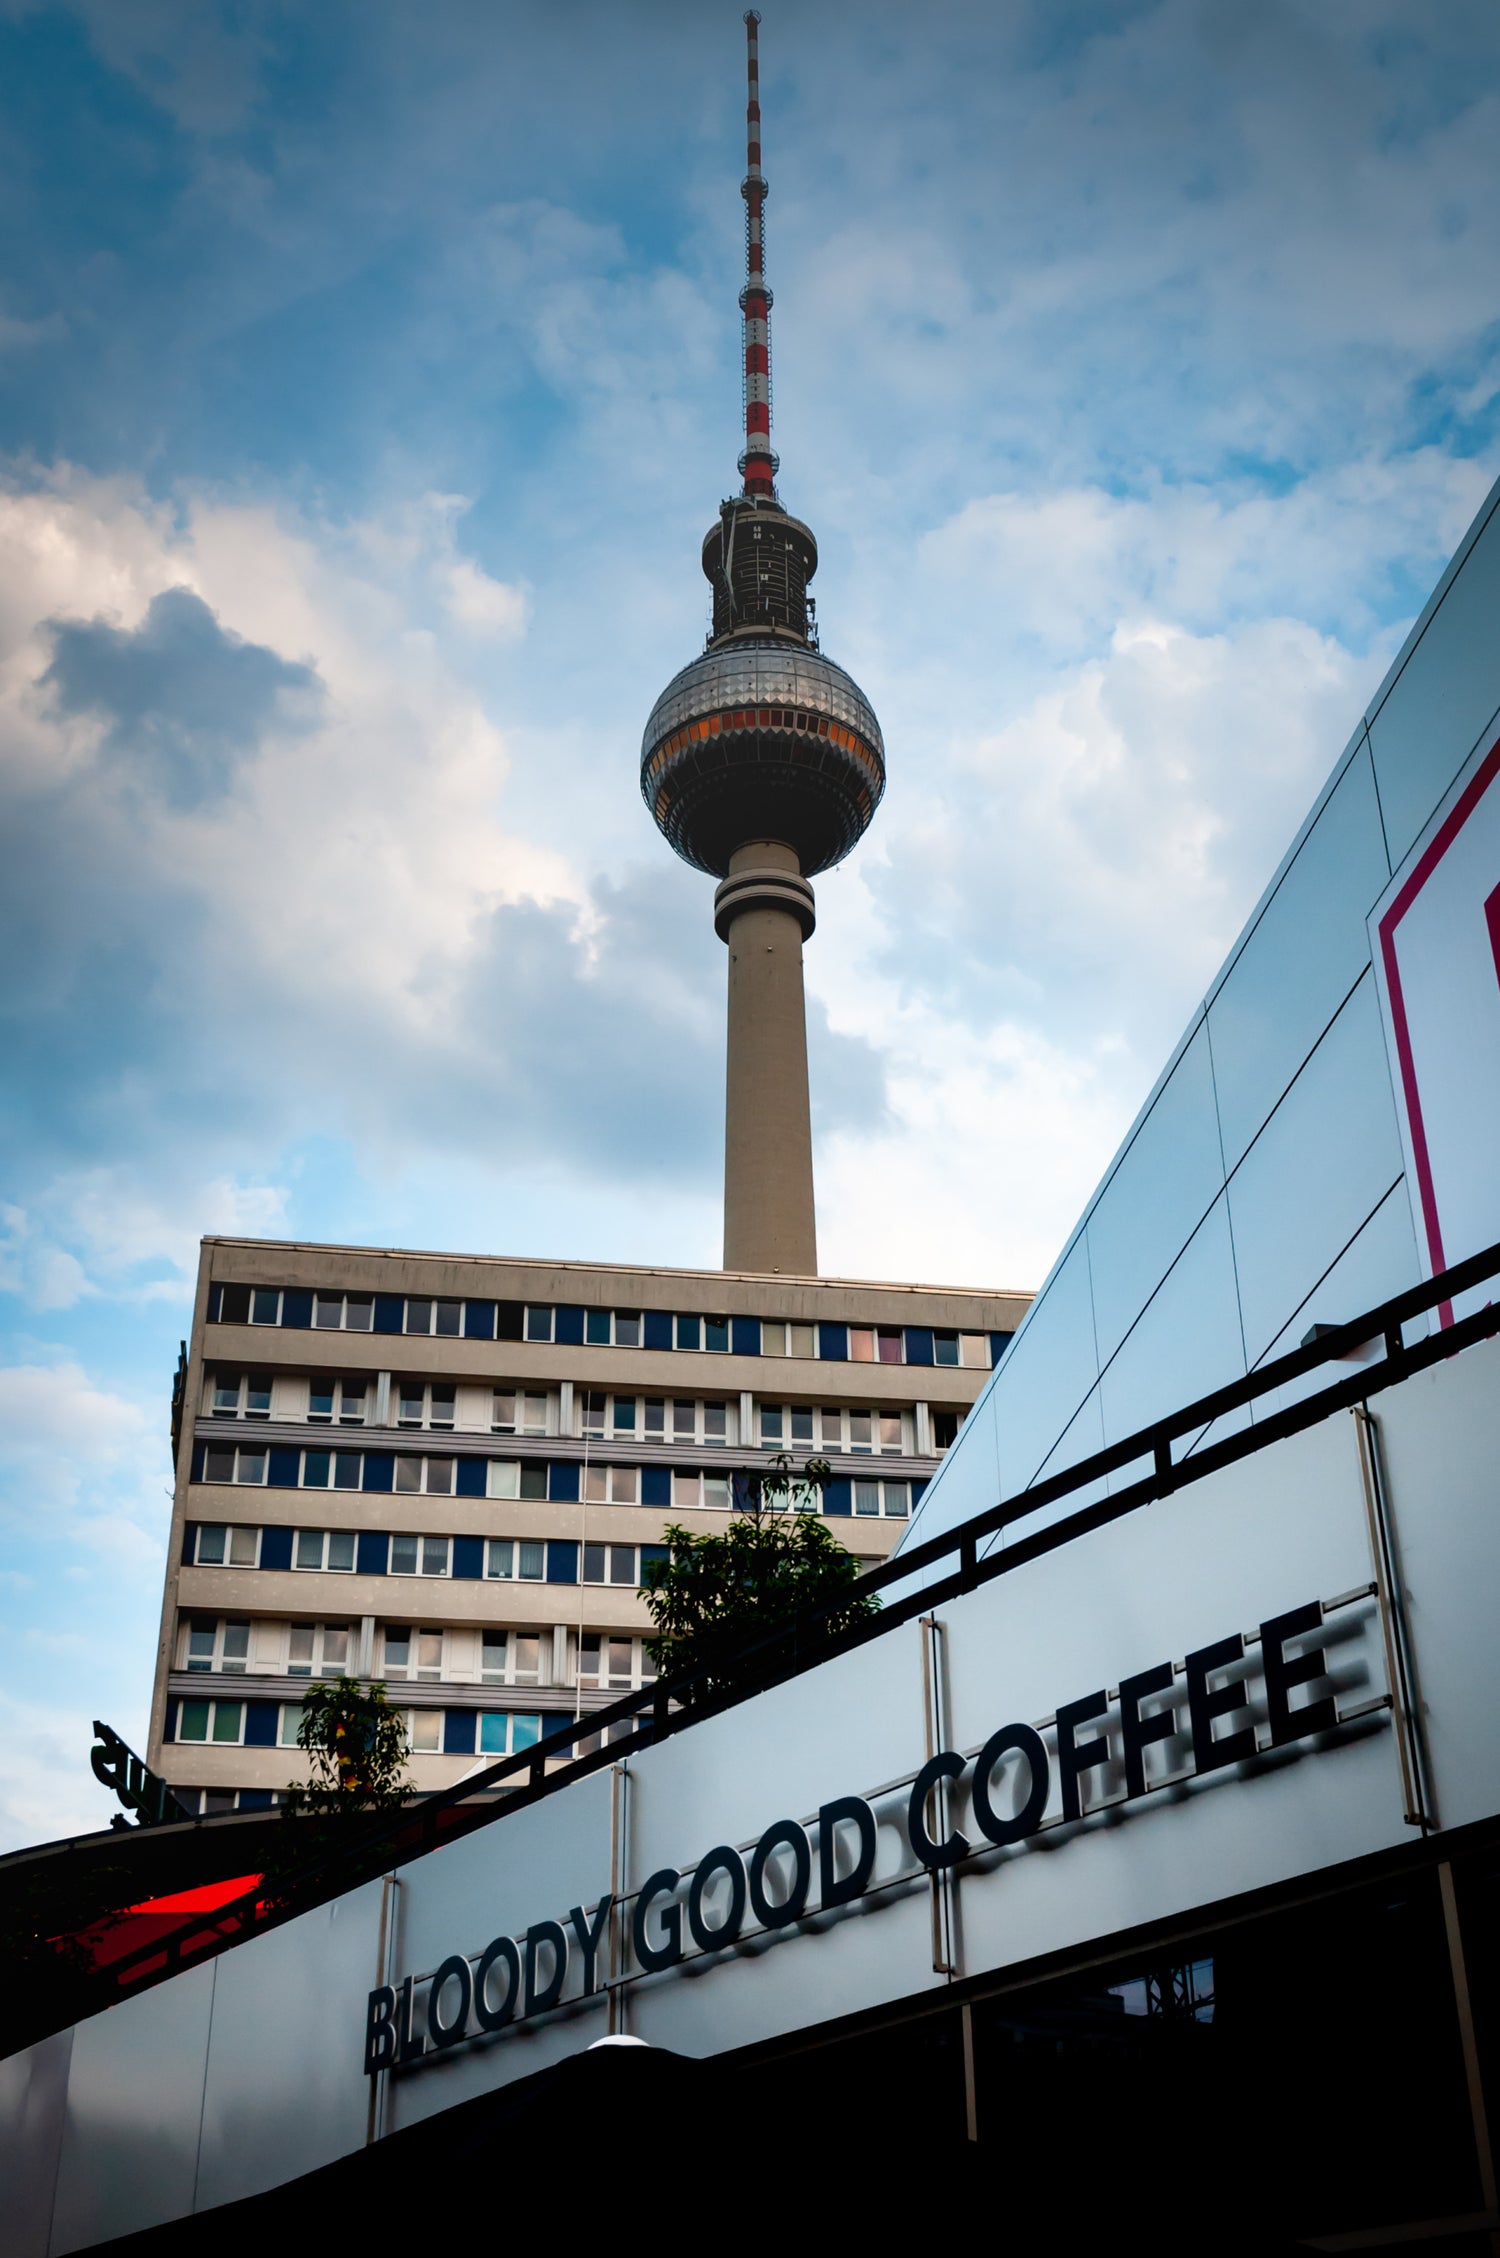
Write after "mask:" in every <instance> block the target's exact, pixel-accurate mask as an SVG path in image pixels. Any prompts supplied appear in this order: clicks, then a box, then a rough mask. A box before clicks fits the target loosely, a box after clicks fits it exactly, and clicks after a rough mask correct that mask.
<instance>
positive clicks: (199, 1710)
mask: <svg viewBox="0 0 1500 2258" xmlns="http://www.w3.org/2000/svg"><path fill="white" fill-rule="evenodd" d="M208 1711H209V1704H208V1703H207V1702H206V1701H185V1702H184V1703H183V1705H182V1707H181V1709H180V1710H179V1711H178V1713H177V1738H178V1739H179V1740H180V1741H206V1740H207V1739H208Z"/></svg>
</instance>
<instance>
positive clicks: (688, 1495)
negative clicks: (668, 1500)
mask: <svg viewBox="0 0 1500 2258" xmlns="http://www.w3.org/2000/svg"><path fill="white" fill-rule="evenodd" d="M698 1491H699V1482H698V1477H697V1475H696V1474H677V1473H674V1474H673V1476H672V1503H673V1505H674V1506H676V1507H677V1509H678V1511H679V1512H680V1511H681V1510H682V1508H683V1507H684V1506H696V1505H697V1503H698Z"/></svg>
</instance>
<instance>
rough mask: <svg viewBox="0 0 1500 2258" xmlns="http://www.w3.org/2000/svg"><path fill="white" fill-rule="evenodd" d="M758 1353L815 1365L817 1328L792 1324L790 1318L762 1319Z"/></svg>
mask: <svg viewBox="0 0 1500 2258" xmlns="http://www.w3.org/2000/svg"><path fill="white" fill-rule="evenodd" d="M760 1353H761V1355H762V1356H781V1357H785V1358H787V1360H788V1361H791V1360H793V1359H796V1360H797V1361H799V1362H802V1363H816V1361H817V1355H818V1328H817V1326H816V1325H798V1324H794V1323H793V1322H792V1320H791V1319H790V1318H782V1317H763V1318H762V1319H761V1321H760Z"/></svg>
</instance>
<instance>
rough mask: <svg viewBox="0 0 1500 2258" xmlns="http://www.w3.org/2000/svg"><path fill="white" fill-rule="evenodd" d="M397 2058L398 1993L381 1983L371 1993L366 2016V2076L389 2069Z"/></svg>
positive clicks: (371, 2076)
mask: <svg viewBox="0 0 1500 2258" xmlns="http://www.w3.org/2000/svg"><path fill="white" fill-rule="evenodd" d="M395 2059H396V1994H395V1992H394V1991H393V1990H392V1988H391V1986H390V1985H389V1984H380V1985H378V1986H377V1988H376V1989H375V1990H374V1991H372V1992H371V1994H370V2009H369V2013H368V2015H367V2016H366V2018H365V2076H366V2077H367V2078H373V2077H374V2075H375V2072H376V2071H377V2070H388V2069H389V2068H390V2066H391V2064H392V2063H393V2062H394V2061H395Z"/></svg>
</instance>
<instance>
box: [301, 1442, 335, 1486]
mask: <svg viewBox="0 0 1500 2258" xmlns="http://www.w3.org/2000/svg"><path fill="white" fill-rule="evenodd" d="M332 1470H333V1460H332V1459H331V1458H330V1457H329V1455H328V1453H327V1451H326V1450H305V1451H304V1452H303V1453H302V1487H303V1488H304V1489H305V1490H326V1489H327V1487H328V1477H329V1474H330V1473H331V1472H332Z"/></svg>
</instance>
